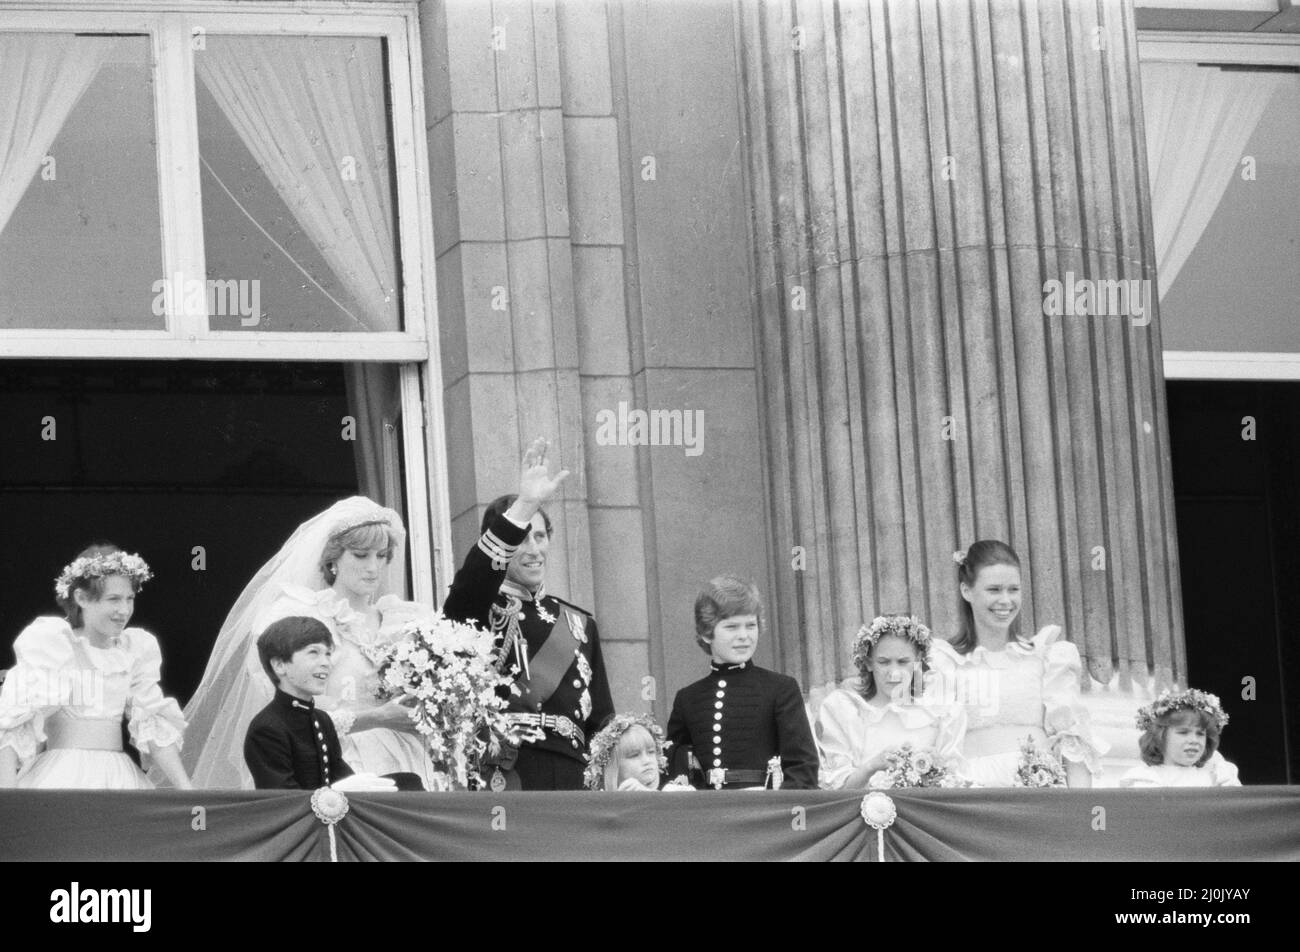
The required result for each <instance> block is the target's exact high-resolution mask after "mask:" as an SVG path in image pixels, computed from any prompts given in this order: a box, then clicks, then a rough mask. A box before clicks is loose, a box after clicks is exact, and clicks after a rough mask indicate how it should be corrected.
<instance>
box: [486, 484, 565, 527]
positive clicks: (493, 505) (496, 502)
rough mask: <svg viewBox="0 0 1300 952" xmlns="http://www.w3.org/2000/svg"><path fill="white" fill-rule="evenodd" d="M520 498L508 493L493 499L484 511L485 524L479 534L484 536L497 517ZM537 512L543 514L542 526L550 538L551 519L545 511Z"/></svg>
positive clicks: (517, 495) (515, 494)
mask: <svg viewBox="0 0 1300 952" xmlns="http://www.w3.org/2000/svg"><path fill="white" fill-rule="evenodd" d="M518 498H519V494H518V493H507V494H506V495H504V496H497V498H496V499H493V500H492V501H491V502H490V503H488V507H487V508H486V509H484V510H483V523H482V525H480V526H479V530H478V531H479V533H480V534H482V533H484V532H487V531H488V526H490V525H492V523H493V522H495V521H496V518H497V516H499V515H501V514H502V513H504V512H505V511H506V510H507V509H509V508H510V507H511V506H513V505H514V504H515V500H516V499H518ZM537 511H538V512H540V513H541V514H542V524H543V525H545V526H546V534H547V536H550V534H551V517H550V516H548V515H547V514H546V510H545V509H538V510H537Z"/></svg>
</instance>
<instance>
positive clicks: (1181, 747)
mask: <svg viewBox="0 0 1300 952" xmlns="http://www.w3.org/2000/svg"><path fill="white" fill-rule="evenodd" d="M1227 724H1228V715H1227V714H1226V713H1224V710H1223V708H1222V706H1220V704H1219V699H1218V698H1217V697H1216V696H1215V695H1213V694H1206V693H1205V692H1204V691H1198V690H1196V689H1195V688H1189V689H1187V690H1186V691H1165V692H1164V693H1162V694H1161V695H1160V697H1158V698H1156V699H1155V701H1153V702H1152V703H1151V704H1150V705H1149V706H1147V707H1144V708H1142V710H1140V711H1138V717H1137V725H1138V729H1139V730H1141V731H1142V738H1141V740H1139V741H1138V749H1139V750H1140V751H1141V752H1142V761H1143V766H1141V767H1134V768H1133V769H1132V770H1130V771H1129V772H1128V773H1126V774H1124V776H1123V777H1121V778H1120V781H1119V785H1120V786H1121V787H1240V786H1241V781H1240V780H1239V779H1238V778H1237V767H1236V765H1235V764H1233V763H1232V762H1231V761H1229V760H1226V759H1224V756H1223V755H1222V754H1221V753H1219V737H1220V735H1221V734H1222V733H1223V728H1224V727H1226V726H1227Z"/></svg>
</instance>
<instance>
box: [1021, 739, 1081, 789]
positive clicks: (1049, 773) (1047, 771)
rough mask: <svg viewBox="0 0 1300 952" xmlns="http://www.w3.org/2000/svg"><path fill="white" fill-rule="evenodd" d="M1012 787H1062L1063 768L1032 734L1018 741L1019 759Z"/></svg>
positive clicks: (1063, 781) (1064, 779)
mask: <svg viewBox="0 0 1300 952" xmlns="http://www.w3.org/2000/svg"><path fill="white" fill-rule="evenodd" d="M1012 786H1013V787H1064V786H1068V784H1067V783H1066V775H1065V768H1064V767H1063V766H1061V762H1060V761H1059V760H1058V759H1057V758H1056V756H1055V755H1054V754H1052V753H1051V752H1050V751H1047V750H1044V749H1043V748H1042V747H1041V746H1039V744H1038V743H1037V742H1036V741H1035V740H1034V738H1033V737H1032V736H1028V737H1026V738H1025V739H1024V740H1022V741H1021V742H1020V761H1019V762H1018V763H1017V765H1016V776H1015V780H1014V781H1013V782H1012Z"/></svg>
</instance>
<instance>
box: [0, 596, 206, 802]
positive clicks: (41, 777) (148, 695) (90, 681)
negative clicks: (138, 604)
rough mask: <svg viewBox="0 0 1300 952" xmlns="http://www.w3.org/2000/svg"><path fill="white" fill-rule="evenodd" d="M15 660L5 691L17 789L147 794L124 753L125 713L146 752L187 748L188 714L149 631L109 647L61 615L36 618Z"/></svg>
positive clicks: (5, 726)
mask: <svg viewBox="0 0 1300 952" xmlns="http://www.w3.org/2000/svg"><path fill="white" fill-rule="evenodd" d="M14 654H15V655H16V656H17V663H16V664H15V665H14V667H13V669H12V670H11V671H10V672H9V674H8V676H7V677H6V678H5V682H4V686H3V687H2V688H0V748H4V747H11V748H13V749H14V751H15V752H16V753H17V754H18V760H19V765H20V766H19V774H18V786H19V787H24V788H39V789H56V788H73V789H81V790H148V789H152V787H153V783H152V782H151V781H150V780H149V779H148V778H147V777H146V776H145V775H144V774H143V773H141V771H140V768H138V767H137V766H136V765H135V762H134V761H133V760H131V758H130V757H129V756H128V755H127V754H126V752H125V751H124V750H123V749H122V743H121V741H122V718H123V716H126V717H127V718H128V720H127V727H128V730H129V731H130V735H131V740H132V742H133V743H134V744H135V746H136V748H137V749H138V750H139V751H140V753H141V754H142V755H144V756H146V757H148V756H149V755H151V754H152V753H153V751H154V750H156V749H157V748H160V747H170V746H173V745H174V746H175V747H176V749H177V750H178V751H179V750H180V745H181V741H182V738H183V735H184V731H185V719H184V717H183V716H182V715H181V709H180V705H178V704H177V703H176V701H175V700H173V699H172V698H169V697H165V696H164V695H163V692H162V688H161V686H160V685H159V683H158V679H159V676H160V673H161V670H162V652H161V651H160V650H159V648H158V639H157V638H155V637H154V636H153V635H151V634H150V633H149V632H147V631H145V630H144V629H143V628H127V629H126V630H125V631H123V632H122V635H121V636H120V638H118V640H117V644H115V645H113V646H112V647H108V648H97V647H95V646H94V645H92V644H91V643H90V642H89V641H88V640H87V639H86V638H85V637H83V636H78V635H75V634H73V631H72V628H71V626H69V625H68V623H67V621H65V620H64V619H62V618H56V617H52V616H47V617H42V618H37V619H36V620H35V621H33V622H32V623H31V624H30V625H28V626H27V627H26V628H25V629H24V630H23V632H22V634H20V635H19V636H18V639H17V640H16V641H15V642H14Z"/></svg>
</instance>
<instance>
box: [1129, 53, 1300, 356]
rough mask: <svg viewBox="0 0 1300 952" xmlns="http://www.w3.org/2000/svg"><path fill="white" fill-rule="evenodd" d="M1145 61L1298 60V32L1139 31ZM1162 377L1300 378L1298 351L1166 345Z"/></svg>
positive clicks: (1274, 62) (1285, 63)
mask: <svg viewBox="0 0 1300 952" xmlns="http://www.w3.org/2000/svg"><path fill="white" fill-rule="evenodd" d="M1138 61H1139V66H1138V68H1139V69H1141V64H1143V63H1206V62H1210V63H1241V64H1244V65H1252V66H1269V65H1272V66H1300V35H1297V34H1292V33H1269V34H1262V33H1191V32H1186V33H1185V32H1181V31H1169V30H1139V31H1138ZM1164 369H1165V379H1166V380H1300V353H1291V352H1287V351H1276V352H1273V351H1270V352H1267V353H1254V352H1246V351H1235V350H1203V351H1191V350H1166V351H1165V352H1164Z"/></svg>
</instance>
